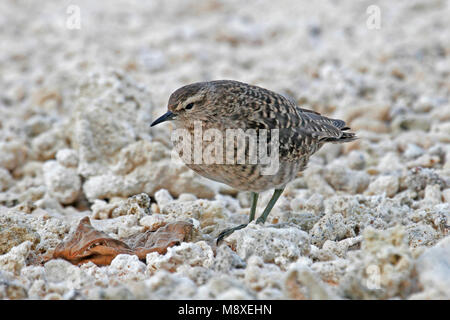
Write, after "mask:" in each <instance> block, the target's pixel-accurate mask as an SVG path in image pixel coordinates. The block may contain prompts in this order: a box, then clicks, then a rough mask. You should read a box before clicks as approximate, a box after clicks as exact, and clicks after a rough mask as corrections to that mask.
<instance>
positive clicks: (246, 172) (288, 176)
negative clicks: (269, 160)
mask: <svg viewBox="0 0 450 320" xmlns="http://www.w3.org/2000/svg"><path fill="white" fill-rule="evenodd" d="M186 165H187V166H188V167H189V168H190V169H192V170H194V171H195V172H196V173H198V174H200V175H201V176H203V177H206V178H208V179H211V180H214V181H218V182H221V183H224V184H227V185H229V186H231V187H232V188H235V189H237V190H241V191H254V192H261V191H264V190H268V189H272V188H277V189H279V188H283V187H284V186H285V185H286V184H287V183H288V182H290V181H291V180H293V179H294V178H295V177H296V175H297V172H298V169H299V164H298V163H297V162H280V163H279V166H278V170H277V171H276V172H267V167H263V166H262V165H259V164H256V165H250V164H244V165H239V164H236V165H227V164H210V165H205V164H201V165H196V164H186ZM264 168H266V170H265V171H264Z"/></svg>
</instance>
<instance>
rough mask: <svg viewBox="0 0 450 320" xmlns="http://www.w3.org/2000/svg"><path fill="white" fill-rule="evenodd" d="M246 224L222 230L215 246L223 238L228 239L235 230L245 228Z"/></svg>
mask: <svg viewBox="0 0 450 320" xmlns="http://www.w3.org/2000/svg"><path fill="white" fill-rule="evenodd" d="M247 224H248V223H244V224H240V225H238V226H237V227H234V228H230V229H225V230H223V231H222V232H221V233H220V234H219V236H218V237H217V240H216V244H217V245H218V244H219V243H220V242H221V241H222V240H223V239H224V238H225V237H228V236H229V235H230V234H232V233H233V232H235V231H236V230H240V229H243V228H245V227H246V226H247Z"/></svg>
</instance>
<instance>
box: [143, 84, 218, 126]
mask: <svg viewBox="0 0 450 320" xmlns="http://www.w3.org/2000/svg"><path fill="white" fill-rule="evenodd" d="M210 96H211V86H210V85H209V83H208V82H197V83H193V84H189V85H187V86H184V87H181V88H179V89H177V90H175V91H174V92H173V93H172V94H171V95H170V98H169V103H168V106H167V109H168V111H167V112H166V113H165V114H163V115H162V116H161V117H159V118H158V119H156V120H155V121H154V122H153V123H152V124H151V126H152V127H153V126H155V125H157V124H159V123H161V122H165V121H168V120H176V121H180V122H184V121H189V120H191V121H193V120H207V119H208V118H207V117H208V116H209V115H210V112H209V109H211V105H212V103H211V102H212V101H211V99H210Z"/></svg>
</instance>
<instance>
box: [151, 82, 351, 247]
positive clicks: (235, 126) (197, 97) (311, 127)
mask: <svg viewBox="0 0 450 320" xmlns="http://www.w3.org/2000/svg"><path fill="white" fill-rule="evenodd" d="M167 108H168V111H167V112H166V113H165V114H163V115H162V116H160V117H159V118H157V119H156V120H155V121H153V123H151V127H153V126H155V125H157V124H160V123H163V122H166V121H171V122H172V123H174V126H175V128H176V130H179V132H182V133H184V137H183V139H181V138H179V137H178V138H175V139H173V138H172V142H173V144H174V147H175V148H177V150H178V152H179V155H180V156H181V158H182V160H183V161H184V162H185V164H186V166H187V167H188V168H190V169H192V170H193V171H195V172H196V173H198V174H200V175H202V176H204V177H206V178H209V179H211V180H215V181H218V182H221V183H224V184H227V185H229V186H231V187H232V188H235V189H237V190H239V191H247V192H250V195H251V197H250V198H251V207H250V213H249V219H248V223H250V222H252V221H253V220H254V219H255V215H256V205H257V201H258V197H259V194H260V193H261V192H263V191H266V190H269V189H274V192H273V195H272V197H271V199H270V200H269V202H268V204H267V206H266V208H265V209H264V211H263V212H262V214H261V215H260V216H259V217H258V219H257V220H256V223H259V224H264V223H265V222H266V220H267V217H268V215H269V214H270V212H271V210H272V208H273V207H274V206H275V203H276V202H277V200H278V199H279V197H280V196H281V194H282V193H283V191H284V189H285V187H286V185H287V184H288V183H289V182H290V181H292V180H293V179H295V178H296V176H297V174H298V172H301V171H303V170H305V169H306V166H307V164H308V161H309V158H310V156H311V155H312V154H314V153H315V152H316V151H317V150H319V149H320V148H321V147H322V146H323V145H324V144H326V143H344V142H350V141H353V140H355V139H357V137H356V134H355V133H353V132H349V130H351V129H350V128H349V127H348V126H346V123H345V121H343V120H339V119H332V118H328V117H326V116H324V115H321V114H320V113H318V112H316V111H313V110H309V109H305V108H301V107H300V106H298V105H297V103H296V102H295V101H293V100H292V99H290V98H287V97H285V96H284V95H282V94H278V93H276V92H274V91H271V90H268V89H265V88H262V87H259V86H256V85H251V84H247V83H244V82H240V81H235V80H214V81H204V82H195V83H192V84H188V85H185V86H182V87H180V88H178V89H176V90H175V91H174V92H173V93H172V94H171V95H170V97H169V101H168V106H167ZM196 130H197V137H196V136H195V135H196ZM233 130H234V131H233ZM240 130H242V131H240ZM235 131H237V132H244V133H245V132H250V133H252V134H253V135H251V137H254V138H255V139H256V140H254V142H256V143H255V144H253V146H255V145H259V144H258V143H262V145H265V146H266V150H265V151H267V153H270V154H271V155H275V156H274V157H273V159H275V160H276V161H277V163H276V166H275V168H276V170H272V171H273V172H270V173H269V174H267V172H268V171H269V170H268V169H269V168H271V167H273V166H272V165H273V163H268V162H267V161H266V162H264V163H262V161H259V162H258V161H256V162H255V161H253V162H251V161H248V160H247V159H249V158H250V153H251V152H255V151H254V150H253V149H252V148H251V146H250V145H251V143H250V142H249V143H248V144H245V143H244V146H242V145H239V142H238V141H237V140H238V139H234V140H227V139H226V138H225V137H224V136H225V135H226V134H228V132H235ZM198 132H201V133H203V132H204V133H205V135H206V132H210V133H211V132H213V133H214V134H211V136H214V139H212V138H211V137H209V139H204V137H202V136H201V135H200V136H199V135H198ZM273 132H275V133H276V134H272V133H273ZM255 133H256V134H255ZM220 135H222V137H220ZM187 136H189V137H188V138H186V137H187ZM192 137H193V139H194V140H195V141H194V142H193V141H192ZM247 137H248V136H247ZM244 138H245V136H244ZM199 139H200V141H198V140H199ZM248 139H250V138H248ZM229 141H230V142H231V143H230V144H229V145H227V143H226V142H229ZM245 141H247V140H244V142H245ZM183 143H184V144H183ZM195 143H200V145H201V146H202V149H203V150H207V149H208V150H209V151H210V150H214V152H211V155H213V156H212V158H213V159H215V160H216V161H213V162H211V161H209V162H207V161H206V156H205V153H203V154H202V153H201V152H200V156H199V157H198V158H197V159H196V160H197V161H195V159H194V160H192V158H193V157H192V155H193V154H194V158H195V152H196V150H195ZM221 146H222V147H223V148H224V150H225V149H226V148H229V149H226V150H225V151H230V150H231V151H230V152H233V151H234V155H233V153H231V159H230V158H226V154H227V152H225V151H224V150H219V149H220V148H217V147H221ZM239 148H240V150H241V151H242V152H243V153H244V154H245V159H244V160H246V161H240V162H239V161H237V160H239V159H238V155H237V154H238V153H239V152H238V149H239ZM259 151H260V150H259V149H258V150H257V151H256V152H259ZM197 152H198V151H197ZM258 154H259V153H258ZM197 155H198V153H197ZM241 155H242V153H241ZM214 156H215V157H216V158H214ZM202 160H205V161H202ZM218 160H219V161H218ZM225 160H232V161H225ZM257 160H258V159H257ZM248 223H245V224H241V225H238V226H236V227H233V228H229V229H226V230H223V231H222V232H220V234H219V235H218V237H217V244H219V243H220V242H221V241H222V240H223V239H224V238H225V237H227V236H229V235H230V234H232V233H233V232H234V231H236V230H239V229H243V228H245V227H246V226H247V225H248Z"/></svg>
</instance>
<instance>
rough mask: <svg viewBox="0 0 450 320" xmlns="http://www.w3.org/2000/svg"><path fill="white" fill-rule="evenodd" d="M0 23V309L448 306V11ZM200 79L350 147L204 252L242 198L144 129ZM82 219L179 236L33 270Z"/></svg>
mask: <svg viewBox="0 0 450 320" xmlns="http://www.w3.org/2000/svg"><path fill="white" fill-rule="evenodd" d="M0 12H2V15H1V16H0V30H1V32H0V41H1V43H2V50H1V51H0V74H1V77H0V298H2V299H107V298H110V299H450V282H449V281H450V267H449V266H450V238H449V236H448V225H449V222H448V218H449V213H450V81H449V79H450V77H449V75H450V59H449V57H450V24H449V22H448V17H449V16H450V2H449V1H444V0H442V1H439V0H437V1H434V0H432V1H406V0H404V1H395V2H393V1H357V2H355V1H342V0H341V1H337V0H335V1H318V2H311V1H304V2H302V1H297V0H281V1H277V2H276V4H275V2H273V1H269V0H260V1H245V2H244V1H237V0H236V1H234V0H233V1H218V0H210V1H194V0H174V1H162V0H160V1H149V2H144V1H139V0H134V1H128V0H127V1H108V2H106V1H105V2H103V1H88V0H86V1H84V0H78V1H57V0H55V1H48V0H47V1H31V0H30V1H25V0H22V1H21V0H17V1H12V0H4V1H1V2H0ZM378 13H379V15H378ZM78 14H79V15H78ZM78 18H80V19H78ZM378 18H379V19H378ZM213 79H234V80H239V81H242V82H247V83H252V84H256V85H259V86H262V87H265V88H268V89H271V90H273V91H277V92H280V93H282V94H285V95H287V96H289V97H291V98H292V99H294V100H296V101H297V102H298V103H299V104H300V105H302V106H304V107H306V108H310V109H314V110H316V111H319V112H321V113H324V114H326V115H328V116H332V117H336V118H340V119H344V120H345V121H347V123H348V124H349V125H350V126H351V127H352V129H353V131H355V132H356V133H357V135H358V136H359V138H360V139H359V140H357V141H355V142H352V143H348V144H345V145H328V146H325V147H324V148H322V149H321V150H320V151H319V152H318V153H317V154H316V155H314V156H313V157H312V158H311V160H310V163H309V166H308V169H307V170H306V171H305V172H304V173H303V174H299V175H298V178H297V179H296V180H294V181H293V182H292V183H290V184H289V185H288V187H287V189H286V191H285V192H284V194H283V195H282V197H281V198H280V200H279V202H278V203H277V205H276V207H275V208H274V209H273V211H272V214H271V215H270V216H269V219H268V223H266V225H264V226H260V225H255V224H251V225H249V226H248V228H246V229H243V230H239V231H237V232H235V233H234V234H232V235H231V236H230V237H229V238H227V239H226V241H225V242H224V243H223V244H222V245H220V246H216V245H215V244H214V238H215V237H216V236H217V235H218V233H219V232H220V231H221V230H223V229H224V228H227V227H231V226H234V225H236V224H237V223H243V222H245V221H246V219H247V218H248V213H249V202H250V199H249V195H248V194H247V193H243V192H237V191H235V190H233V189H230V188H229V187H227V186H224V185H221V184H218V183H215V182H212V181H210V180H207V179H204V178H202V177H200V176H198V175H196V174H194V173H193V172H192V171H190V170H189V169H187V168H186V167H184V166H183V165H182V164H180V163H178V162H176V161H173V160H172V159H171V142H170V132H171V130H170V126H169V125H161V126H158V127H155V128H152V129H150V128H149V123H151V121H152V120H154V119H156V117H157V116H159V115H161V114H162V113H164V112H165V110H166V105H167V100H168V97H169V95H170V93H171V92H172V91H174V90H175V89H176V88H178V87H180V86H182V85H185V84H188V83H192V82H195V81H204V80H213ZM270 196H271V192H270V191H269V192H267V193H263V194H262V195H261V197H260V199H261V200H260V203H259V205H258V212H261V210H262V209H263V208H264V206H265V204H266V203H267V202H268V200H269V198H270ZM136 199H141V200H142V199H144V200H146V201H136ZM136 203H137V204H138V205H136ZM142 203H143V204H142ZM85 216H88V217H90V219H91V223H92V226H93V227H95V228H96V229H98V230H100V231H103V232H105V233H106V234H107V235H109V236H110V237H112V238H114V239H124V238H127V237H129V236H133V235H136V234H138V233H141V232H143V230H147V229H152V228H153V229H154V228H157V227H158V226H161V225H163V224H165V223H169V222H175V221H190V222H191V223H193V225H194V231H193V232H194V236H193V237H192V239H190V240H189V241H187V242H182V243H181V244H179V245H176V246H173V247H170V248H169V249H168V250H167V253H166V254H160V253H157V252H153V253H149V254H148V255H147V256H146V259H145V261H144V260H139V259H138V257H137V256H136V255H128V254H120V255H118V256H117V257H115V258H114V259H113V260H112V262H111V264H110V265H108V266H97V265H95V264H94V263H92V262H88V263H86V264H82V265H80V266H77V265H73V264H71V263H70V262H68V261H66V260H62V259H52V260H49V261H48V262H46V263H45V264H39V263H35V261H36V259H34V258H36V257H38V256H40V255H45V254H49V253H51V252H52V250H53V249H54V248H55V247H56V246H57V245H58V244H59V243H61V241H63V240H65V239H66V240H67V238H68V237H69V236H70V233H71V232H72V231H74V230H75V228H76V226H77V225H78V222H79V221H80V220H81V219H82V218H83V217H85Z"/></svg>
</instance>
